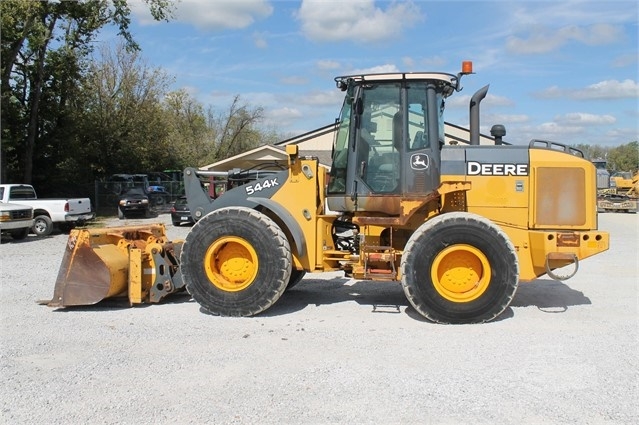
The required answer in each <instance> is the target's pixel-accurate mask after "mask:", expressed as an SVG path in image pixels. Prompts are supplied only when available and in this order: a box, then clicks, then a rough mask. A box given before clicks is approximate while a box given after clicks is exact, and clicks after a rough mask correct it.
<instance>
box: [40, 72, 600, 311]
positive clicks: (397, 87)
mask: <svg viewBox="0 0 639 425" xmlns="http://www.w3.org/2000/svg"><path fill="white" fill-rule="evenodd" d="M471 73H472V64H471V63H469V62H465V63H464V64H463V66H462V71H461V72H460V73H458V74H456V75H454V74H446V73H387V74H368V75H349V76H343V77H337V78H336V79H335V81H336V84H337V87H338V88H339V89H340V90H342V91H343V92H344V93H345V98H344V103H343V106H342V110H341V114H340V116H339V119H338V120H337V122H336V133H335V139H334V146H333V154H332V158H333V159H332V167H331V168H330V171H327V169H325V168H324V167H322V166H321V165H320V164H319V161H318V159H317V158H314V157H307V156H304V155H302V154H300V152H299V150H298V147H297V146H296V145H289V146H286V152H287V155H288V168H287V169H285V170H281V171H274V172H272V173H270V174H267V175H262V176H256V177H255V178H254V179H247V182H245V184H243V185H240V186H238V187H235V188H232V189H230V190H227V191H226V192H225V193H224V194H223V195H221V196H220V197H218V198H216V199H214V200H212V199H211V198H210V196H209V194H208V193H207V192H206V190H205V189H203V186H202V181H201V179H202V178H206V176H207V175H214V176H216V175H219V174H220V173H216V172H204V171H199V170H197V169H195V168H187V169H186V170H184V183H185V188H186V194H187V199H188V204H189V208H190V211H191V214H192V215H193V217H194V219H195V220H196V223H195V225H194V226H193V227H192V228H191V230H190V231H189V233H188V235H187V236H186V239H185V240H184V241H173V242H170V241H166V240H165V238H164V236H163V234H161V233H162V232H161V231H160V232H159V234H155V233H154V231H150V230H147V231H141V230H140V231H138V229H126V228H124V229H122V228H120V229H114V230H108V229H103V230H100V231H95V230H89V231H86V232H87V233H86V234H82V232H84V231H79V232H77V231H74V232H75V233H71V235H70V238H69V241H70V242H69V246H68V248H67V253H66V255H65V259H64V260H63V266H62V268H61V271H60V276H59V277H58V281H57V282H56V289H55V296H54V299H53V300H52V301H51V305H54V306H60V307H62V306H69V305H76V304H90V303H94V302H97V301H99V298H100V297H110V296H115V295H127V294H128V296H129V301H130V303H132V304H135V303H138V302H155V301H158V300H159V299H161V298H162V297H163V296H165V295H168V294H169V293H171V292H173V291H179V290H181V289H184V288H185V289H186V290H187V291H188V293H189V294H190V295H191V296H192V297H193V299H194V300H195V301H197V302H198V303H199V304H200V305H201V306H202V307H203V308H204V309H205V310H207V311H208V312H210V313H212V314H215V315H224V316H252V315H256V314H259V313H261V312H263V311H265V310H267V309H268V308H269V307H271V306H272V305H273V304H274V303H276V302H277V301H278V299H279V298H280V297H281V296H282V294H284V292H285V291H286V290H287V289H290V288H291V287H293V286H294V285H296V284H299V283H300V281H301V280H302V278H303V277H304V274H305V273H307V272H312V273H315V272H326V271H343V272H344V273H345V275H346V276H348V277H351V278H354V279H359V280H365V281H380V280H383V281H396V282H398V283H400V284H401V286H402V287H403V290H404V293H405V294H406V297H407V299H408V301H409V302H410V304H411V305H412V306H413V307H414V308H415V310H416V311H418V312H419V313H420V314H421V315H423V316H424V317H426V318H428V319H430V320H431V321H434V322H439V323H481V322H486V321H490V320H492V319H494V318H496V317H497V316H499V315H500V314H501V313H502V312H503V311H504V310H505V309H506V308H507V307H508V305H509V303H510V302H511V300H512V299H513V296H514V295H515V291H516V290H517V287H518V285H519V283H520V282H526V281H531V280H534V279H536V278H538V277H540V276H542V275H544V274H546V275H548V276H550V277H552V278H555V279H566V278H569V277H571V276H572V275H574V274H575V273H576V271H577V269H578V264H579V261H580V260H582V259H584V258H587V257H590V256H592V255H595V254H598V253H600V252H603V251H605V250H606V249H608V244H609V236H608V234H607V233H606V232H603V231H599V230H598V229H597V198H596V196H597V192H596V172H595V167H594V165H593V164H592V163H591V162H589V161H587V160H586V159H584V157H583V154H582V152H581V151H579V150H576V149H573V148H570V147H568V146H565V145H562V144H560V143H554V142H549V141H541V140H533V141H532V142H531V143H530V144H529V145H528V146H511V145H506V144H504V143H502V142H501V137H502V136H503V135H504V133H505V129H504V128H503V126H495V127H493V128H494V129H495V130H496V131H495V136H496V139H497V140H496V144H495V145H480V144H479V104H480V102H481V100H482V99H483V98H484V97H485V96H486V93H487V90H488V86H486V87H484V88H482V89H480V90H479V91H478V92H477V93H475V94H474V95H473V97H472V99H471V102H470V140H469V144H468V145H464V144H458V145H455V146H452V145H444V106H445V102H446V99H447V98H448V97H449V96H451V95H452V94H454V93H455V92H457V91H459V90H461V85H460V81H461V78H462V76H464V75H466V74H471ZM221 174H223V173H221ZM155 230H157V229H155ZM105 245H106V246H105ZM103 251H104V252H103ZM81 257H84V258H81ZM116 259H117V260H116ZM116 261H117V265H116V264H115V263H116ZM93 264H100V269H101V271H100V273H99V277H98V273H95V274H94V273H91V272H87V271H86V270H84V269H87V268H89V267H92V265H93ZM560 268H563V269H562V270H558V269H560ZM76 269H77V270H78V271H76ZM566 270H567V271H566ZM98 281H100V284H99V285H98ZM102 282H103V283H102ZM302 284H303V283H302ZM94 286H100V287H101V290H100V291H99V294H98V293H97V292H96V296H88V295H81V296H76V295H77V294H84V293H85V291H88V289H87V288H90V287H94Z"/></svg>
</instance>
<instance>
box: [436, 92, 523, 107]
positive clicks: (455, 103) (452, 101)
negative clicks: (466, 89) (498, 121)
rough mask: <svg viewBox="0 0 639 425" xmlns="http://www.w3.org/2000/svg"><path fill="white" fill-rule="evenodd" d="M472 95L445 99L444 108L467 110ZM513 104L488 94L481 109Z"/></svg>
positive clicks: (508, 100)
mask: <svg viewBox="0 0 639 425" xmlns="http://www.w3.org/2000/svg"><path fill="white" fill-rule="evenodd" d="M472 96H473V95H472V94H466V95H457V96H452V97H450V98H448V99H446V107H451V108H468V107H469V105H470V99H471V98H472ZM514 105H515V102H513V101H512V100H510V99H508V98H507V97H503V96H495V95H492V94H490V93H488V94H487V95H486V97H485V98H484V100H482V102H481V106H480V107H481V108H482V109H483V108H485V107H499V106H514Z"/></svg>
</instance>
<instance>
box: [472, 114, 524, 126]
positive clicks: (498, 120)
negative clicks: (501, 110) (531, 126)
mask: <svg viewBox="0 0 639 425" xmlns="http://www.w3.org/2000/svg"><path fill="white" fill-rule="evenodd" d="M481 118H482V122H485V123H493V124H522V123H527V122H529V121H530V117H529V116H528V115H525V114H519V115H515V114H484V115H483V116H482V117H481Z"/></svg>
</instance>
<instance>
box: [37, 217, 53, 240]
mask: <svg viewBox="0 0 639 425" xmlns="http://www.w3.org/2000/svg"><path fill="white" fill-rule="evenodd" d="M32 230H33V233H35V234H36V235H37V236H49V235H50V234H51V232H52V231H53V221H51V218H49V216H47V215H39V216H37V217H36V218H34V219H33V228H32Z"/></svg>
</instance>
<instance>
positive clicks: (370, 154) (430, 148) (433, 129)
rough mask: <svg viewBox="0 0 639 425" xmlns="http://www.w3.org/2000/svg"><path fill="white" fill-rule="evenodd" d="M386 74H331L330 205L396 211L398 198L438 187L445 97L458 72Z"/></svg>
mask: <svg viewBox="0 0 639 425" xmlns="http://www.w3.org/2000/svg"><path fill="white" fill-rule="evenodd" d="M471 72H472V67H471V68H466V69H465V71H462V72H461V73H460V74H458V75H452V74H444V73H392V74H370V75H356V76H353V75H351V76H344V77H337V78H335V81H336V83H337V86H338V88H340V89H342V90H343V91H345V92H346V96H345V99H344V104H343V106H342V110H341V113H340V117H339V118H338V119H337V131H336V134H335V139H334V143H333V156H332V159H333V163H332V167H331V171H330V177H329V182H328V185H327V192H326V194H327V198H326V199H327V205H328V207H329V209H330V210H332V211H342V212H355V211H368V212H379V213H382V214H387V215H398V214H399V213H400V201H401V200H402V199H406V198H410V197H417V196H424V195H425V194H429V193H431V192H433V191H434V190H435V189H437V187H438V186H439V176H440V149H441V146H442V145H443V143H444V116H443V112H444V99H445V98H447V97H448V96H450V95H451V94H452V93H453V92H454V91H456V90H457V91H458V90H460V87H459V81H460V78H461V75H465V74H469V73H471Z"/></svg>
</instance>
